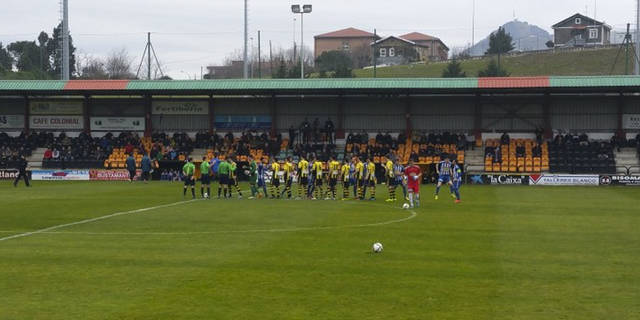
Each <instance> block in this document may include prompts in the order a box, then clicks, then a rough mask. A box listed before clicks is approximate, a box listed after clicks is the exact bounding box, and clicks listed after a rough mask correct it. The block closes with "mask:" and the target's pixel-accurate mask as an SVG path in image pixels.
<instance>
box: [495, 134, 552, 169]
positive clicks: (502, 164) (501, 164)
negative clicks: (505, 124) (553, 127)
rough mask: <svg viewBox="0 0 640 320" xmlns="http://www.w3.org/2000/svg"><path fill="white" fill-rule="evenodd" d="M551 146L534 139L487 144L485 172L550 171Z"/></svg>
mask: <svg viewBox="0 0 640 320" xmlns="http://www.w3.org/2000/svg"><path fill="white" fill-rule="evenodd" d="M549 159H550V157H549V146H548V143H547V142H542V144H539V143H538V142H537V141H535V140H533V139H510V138H509V137H508V135H503V136H502V137H501V138H500V139H489V140H487V141H486V142H485V165H484V168H485V171H486V172H499V173H537V172H543V171H548V170H549V169H550V166H549Z"/></svg>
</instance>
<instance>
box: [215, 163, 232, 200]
mask: <svg viewBox="0 0 640 320" xmlns="http://www.w3.org/2000/svg"><path fill="white" fill-rule="evenodd" d="M229 171H230V167H229V162H227V161H226V160H225V161H221V162H220V164H219V165H218V181H219V183H220V188H222V194H223V196H224V197H225V198H227V190H228V188H229ZM218 199H220V197H219V196H218Z"/></svg>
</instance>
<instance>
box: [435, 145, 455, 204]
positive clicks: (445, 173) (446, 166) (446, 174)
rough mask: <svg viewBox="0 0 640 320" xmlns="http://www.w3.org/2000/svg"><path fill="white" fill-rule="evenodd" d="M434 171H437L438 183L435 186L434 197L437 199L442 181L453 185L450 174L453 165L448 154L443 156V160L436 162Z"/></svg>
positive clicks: (450, 185)
mask: <svg viewBox="0 0 640 320" xmlns="http://www.w3.org/2000/svg"><path fill="white" fill-rule="evenodd" d="M436 172H437V173H438V185H437V186H436V194H435V199H436V200H438V194H439V193H440V187H441V186H442V184H443V183H446V184H448V185H449V187H453V182H452V181H451V176H452V175H453V166H452V165H451V161H449V156H445V157H444V160H443V161H440V163H438V165H437V166H436Z"/></svg>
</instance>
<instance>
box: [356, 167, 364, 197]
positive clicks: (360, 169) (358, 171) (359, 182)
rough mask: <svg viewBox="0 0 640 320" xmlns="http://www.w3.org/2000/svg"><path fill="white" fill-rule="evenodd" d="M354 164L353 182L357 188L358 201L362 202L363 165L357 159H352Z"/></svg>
mask: <svg viewBox="0 0 640 320" xmlns="http://www.w3.org/2000/svg"><path fill="white" fill-rule="evenodd" d="M354 162H355V164H356V172H355V180H356V184H357V186H358V200H364V184H365V180H364V163H362V161H361V160H360V158H358V157H354Z"/></svg>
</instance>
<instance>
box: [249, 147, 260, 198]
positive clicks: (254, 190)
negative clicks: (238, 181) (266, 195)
mask: <svg viewBox="0 0 640 320" xmlns="http://www.w3.org/2000/svg"><path fill="white" fill-rule="evenodd" d="M257 184H258V164H257V163H256V160H255V159H253V157H252V156H249V187H250V188H251V197H249V199H255V198H256V195H257V194H258V187H257V186H256V185H257Z"/></svg>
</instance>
